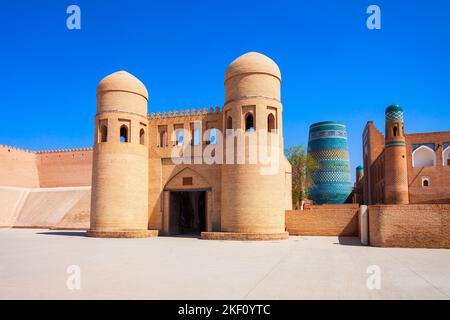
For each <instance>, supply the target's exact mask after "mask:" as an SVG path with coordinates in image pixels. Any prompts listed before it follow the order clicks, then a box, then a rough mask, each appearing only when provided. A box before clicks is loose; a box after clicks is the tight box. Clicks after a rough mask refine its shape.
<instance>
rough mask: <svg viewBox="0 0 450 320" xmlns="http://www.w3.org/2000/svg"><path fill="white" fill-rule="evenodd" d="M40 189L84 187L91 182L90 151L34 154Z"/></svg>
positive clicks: (78, 150)
mask: <svg viewBox="0 0 450 320" xmlns="http://www.w3.org/2000/svg"><path fill="white" fill-rule="evenodd" d="M36 156H37V159H36V164H37V168H38V171H39V183H40V187H41V188H55V187H86V186H90V185H91V180H92V149H88V148H86V149H75V150H70V149H69V150H60V151H44V152H38V153H36Z"/></svg>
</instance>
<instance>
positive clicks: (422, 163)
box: [412, 146, 436, 167]
mask: <svg viewBox="0 0 450 320" xmlns="http://www.w3.org/2000/svg"><path fill="white" fill-rule="evenodd" d="M435 163H436V153H435V152H434V150H432V149H431V148H430V147H427V146H420V147H419V148H417V149H416V150H414V152H413V154H412V165H413V167H433V166H434V165H435Z"/></svg>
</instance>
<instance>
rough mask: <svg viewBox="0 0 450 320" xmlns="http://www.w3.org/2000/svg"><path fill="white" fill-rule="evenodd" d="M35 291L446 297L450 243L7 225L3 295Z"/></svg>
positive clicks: (1, 239) (38, 294) (41, 295)
mask: <svg viewBox="0 0 450 320" xmlns="http://www.w3.org/2000/svg"><path fill="white" fill-rule="evenodd" d="M70 266H75V267H70ZM371 266H372V267H371ZM373 266H376V267H373ZM68 268H69V272H70V274H69V273H67V270H68ZM368 268H369V271H373V270H375V271H376V272H378V271H379V272H380V273H379V274H380V277H379V278H374V276H376V274H378V273H376V274H368V273H367V271H368ZM78 271H79V275H80V277H79V278H78V277H77V275H78ZM369 277H370V280H371V281H369V283H370V284H372V285H371V286H370V287H371V288H372V289H369V288H368V286H367V280H368V278H369ZM77 279H79V282H77ZM374 279H375V280H374ZM377 279H379V280H380V281H379V282H377ZM68 283H69V287H71V288H72V289H73V288H74V286H75V289H73V290H70V289H69V288H68V285H67V284H68ZM78 283H79V284H80V289H76V285H77V284H78ZM377 283H379V284H380V286H381V287H380V288H379V289H377V288H376V284H377ZM374 286H375V288H374ZM29 298H31V299H80V298H81V299H449V298H450V250H433V249H387V248H372V247H363V246H360V245H359V244H358V239H356V238H337V237H291V238H290V239H289V240H286V241H268V242H235V241H230V242H227V241H208V240H200V239H197V238H195V237H159V238H151V239H93V238H87V237H85V236H84V233H82V232H79V231H78V232H77V231H49V230H36V229H0V299H29Z"/></svg>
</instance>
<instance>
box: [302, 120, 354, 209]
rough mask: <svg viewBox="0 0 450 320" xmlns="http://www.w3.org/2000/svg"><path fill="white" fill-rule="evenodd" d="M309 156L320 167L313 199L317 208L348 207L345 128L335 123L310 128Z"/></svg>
mask: <svg viewBox="0 0 450 320" xmlns="http://www.w3.org/2000/svg"><path fill="white" fill-rule="evenodd" d="M308 153H309V154H310V155H311V156H312V157H313V158H314V159H315V160H316V161H317V162H318V164H319V169H317V170H315V171H314V172H313V173H312V180H313V186H312V188H311V199H312V200H313V201H314V202H315V203H317V204H325V203H332V204H341V203H345V202H346V201H347V199H348V198H349V196H350V194H351V192H352V182H351V177H350V162H349V154H348V147H347V130H346V127H345V125H344V124H343V123H339V122H334V121H325V122H319V123H315V124H313V125H311V126H310V128H309V143H308Z"/></svg>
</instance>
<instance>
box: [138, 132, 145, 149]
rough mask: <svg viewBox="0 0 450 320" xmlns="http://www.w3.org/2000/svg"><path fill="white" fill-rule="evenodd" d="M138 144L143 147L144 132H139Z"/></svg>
mask: <svg viewBox="0 0 450 320" xmlns="http://www.w3.org/2000/svg"><path fill="white" fill-rule="evenodd" d="M139 143H140V144H142V145H145V130H144V129H141V131H139Z"/></svg>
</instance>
